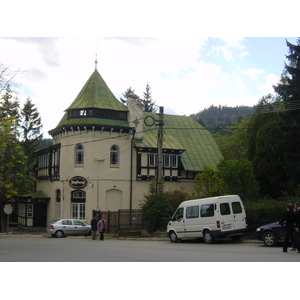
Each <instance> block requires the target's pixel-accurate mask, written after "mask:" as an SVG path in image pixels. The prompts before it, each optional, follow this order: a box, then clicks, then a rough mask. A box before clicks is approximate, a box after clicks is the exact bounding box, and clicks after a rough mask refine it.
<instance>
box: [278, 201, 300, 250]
mask: <svg viewBox="0 0 300 300" xmlns="http://www.w3.org/2000/svg"><path fill="white" fill-rule="evenodd" d="M286 210H287V212H286V214H285V216H284V217H283V219H282V220H281V221H280V222H278V223H279V224H281V225H282V224H283V222H284V221H285V222H286V223H285V224H286V229H287V233H286V235H285V238H284V244H283V250H282V252H287V248H288V243H289V239H291V240H292V243H293V244H294V245H295V247H296V248H297V250H298V253H300V247H299V244H298V241H297V240H296V239H295V235H294V231H295V215H294V211H293V210H294V207H293V204H291V203H289V204H287V206H286Z"/></svg>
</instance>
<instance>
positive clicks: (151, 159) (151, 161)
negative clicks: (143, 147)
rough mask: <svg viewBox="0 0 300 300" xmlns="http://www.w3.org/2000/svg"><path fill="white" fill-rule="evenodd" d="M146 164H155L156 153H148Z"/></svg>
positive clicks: (151, 165)
mask: <svg viewBox="0 0 300 300" xmlns="http://www.w3.org/2000/svg"><path fill="white" fill-rule="evenodd" d="M148 165H149V167H156V166H157V154H156V153H148Z"/></svg>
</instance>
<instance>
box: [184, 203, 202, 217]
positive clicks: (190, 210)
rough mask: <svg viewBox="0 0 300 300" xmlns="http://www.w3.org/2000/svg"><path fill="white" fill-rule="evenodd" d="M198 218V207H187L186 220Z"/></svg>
mask: <svg viewBox="0 0 300 300" xmlns="http://www.w3.org/2000/svg"><path fill="white" fill-rule="evenodd" d="M198 217H199V206H189V207H187V208H186V218H187V219H191V218H198Z"/></svg>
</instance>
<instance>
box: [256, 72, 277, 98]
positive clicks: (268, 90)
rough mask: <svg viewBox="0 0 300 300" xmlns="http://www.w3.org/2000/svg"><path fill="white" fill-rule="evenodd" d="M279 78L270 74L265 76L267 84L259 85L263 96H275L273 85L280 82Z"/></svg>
mask: <svg viewBox="0 0 300 300" xmlns="http://www.w3.org/2000/svg"><path fill="white" fill-rule="evenodd" d="M279 79H280V78H279V77H278V76H276V75H274V74H269V75H267V76H265V82H264V83H261V84H260V85H259V90H261V91H262V96H264V95H267V94H274V88H273V85H276V84H277V83H278V82H279Z"/></svg>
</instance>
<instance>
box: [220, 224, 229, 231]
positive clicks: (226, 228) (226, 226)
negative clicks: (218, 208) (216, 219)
mask: <svg viewBox="0 0 300 300" xmlns="http://www.w3.org/2000/svg"><path fill="white" fill-rule="evenodd" d="M228 229H231V224H225V225H222V230H228Z"/></svg>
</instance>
